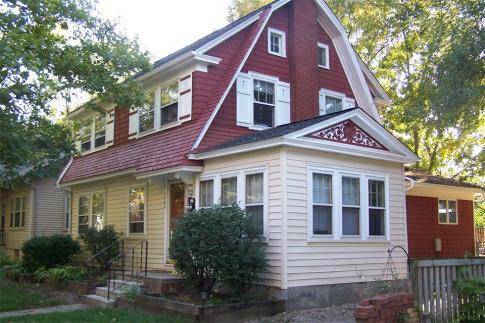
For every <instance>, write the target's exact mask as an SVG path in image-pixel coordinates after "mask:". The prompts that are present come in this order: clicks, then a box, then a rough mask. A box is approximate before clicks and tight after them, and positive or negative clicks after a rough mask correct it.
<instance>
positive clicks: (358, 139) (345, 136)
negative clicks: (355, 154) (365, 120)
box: [307, 120, 388, 150]
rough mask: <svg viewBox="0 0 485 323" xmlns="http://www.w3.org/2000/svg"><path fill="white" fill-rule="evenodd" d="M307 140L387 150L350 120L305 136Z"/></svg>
mask: <svg viewBox="0 0 485 323" xmlns="http://www.w3.org/2000/svg"><path fill="white" fill-rule="evenodd" d="M307 137H309V138H313V139H320V140H328V141H334V142H341V143H344V144H349V145H354V146H361V147H367V148H373V149H380V150H388V149H387V148H386V147H384V146H383V145H382V144H381V143H380V142H378V141H377V140H375V139H374V138H373V137H372V136H371V135H369V134H368V133H366V132H365V131H364V130H362V129H361V128H360V127H359V126H357V125H356V124H355V123H353V122H352V121H351V120H345V121H343V122H341V123H338V124H336V125H333V126H330V127H327V128H324V129H322V130H318V131H316V132H313V133H311V134H309V135H307Z"/></svg>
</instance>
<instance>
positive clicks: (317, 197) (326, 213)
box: [312, 173, 333, 235]
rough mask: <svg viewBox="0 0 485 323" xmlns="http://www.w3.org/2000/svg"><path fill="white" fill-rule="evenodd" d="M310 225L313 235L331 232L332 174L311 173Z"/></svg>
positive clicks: (329, 233)
mask: <svg viewBox="0 0 485 323" xmlns="http://www.w3.org/2000/svg"><path fill="white" fill-rule="evenodd" d="M312 200H313V209H312V212H313V214H312V220H313V221H312V224H313V225H312V227H313V234H314V235H331V234H332V231H333V230H332V216H333V212H332V210H333V204H332V175H329V174H319V173H313V194H312Z"/></svg>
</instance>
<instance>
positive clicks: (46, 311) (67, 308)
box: [0, 304, 88, 319]
mask: <svg viewBox="0 0 485 323" xmlns="http://www.w3.org/2000/svg"><path fill="white" fill-rule="evenodd" d="M86 308H88V306H87V305H84V304H70V305H60V306H53V307H45V308H33V309H30V310H21V311H11V312H3V313H0V319H7V318H11V317H19V316H25V315H37V314H50V313H57V312H74V311H79V310H84V309H86Z"/></svg>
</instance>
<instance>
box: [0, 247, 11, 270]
mask: <svg viewBox="0 0 485 323" xmlns="http://www.w3.org/2000/svg"><path fill="white" fill-rule="evenodd" d="M11 264H13V261H12V259H10V257H9V256H8V255H7V253H6V252H5V250H3V249H0V268H2V267H3V266H7V265H11Z"/></svg>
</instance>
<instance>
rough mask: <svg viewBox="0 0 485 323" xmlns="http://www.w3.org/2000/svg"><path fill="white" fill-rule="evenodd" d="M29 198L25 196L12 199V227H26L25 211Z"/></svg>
mask: <svg viewBox="0 0 485 323" xmlns="http://www.w3.org/2000/svg"><path fill="white" fill-rule="evenodd" d="M26 206H27V198H26V197H25V196H22V197H16V198H14V199H10V227H11V228H23V227H24V226H25V209H26Z"/></svg>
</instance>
